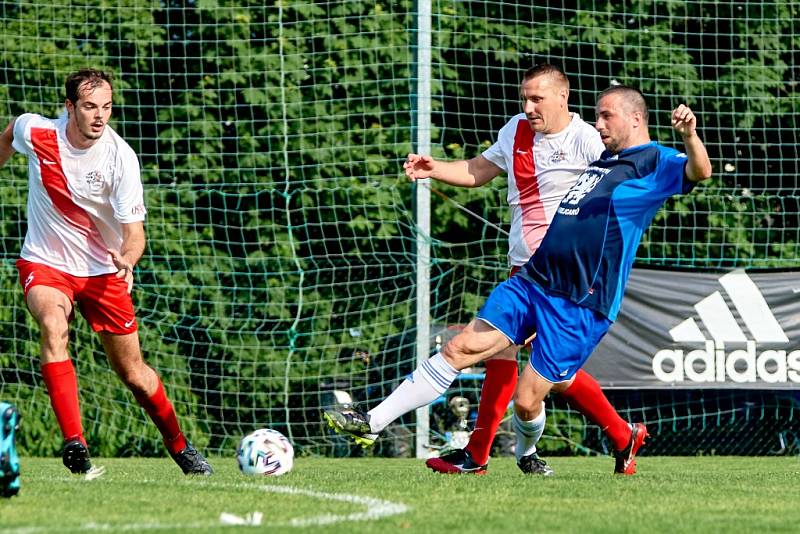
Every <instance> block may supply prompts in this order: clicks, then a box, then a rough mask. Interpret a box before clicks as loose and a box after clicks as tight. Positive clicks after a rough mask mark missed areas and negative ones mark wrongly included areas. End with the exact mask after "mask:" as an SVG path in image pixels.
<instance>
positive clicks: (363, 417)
mask: <svg viewBox="0 0 800 534" xmlns="http://www.w3.org/2000/svg"><path fill="white" fill-rule="evenodd" d="M322 417H323V418H324V419H325V420H326V421H327V422H328V426H330V427H331V428H332V429H334V430H335V431H336V432H337V433H340V434H341V433H345V434H348V435H350V437H351V438H353V441H355V442H356V443H358V444H359V445H361V446H362V447H364V448H367V447H369V446H370V445H372V444H373V443H375V440H376V439H378V434H376V433H374V432H372V428H371V427H370V426H369V414H367V413H364V412H362V411H360V410H358V409H356V408H353V407H350V406H348V407H344V408H341V409H338V410H335V409H331V410H325V411H324V412H323V413H322Z"/></svg>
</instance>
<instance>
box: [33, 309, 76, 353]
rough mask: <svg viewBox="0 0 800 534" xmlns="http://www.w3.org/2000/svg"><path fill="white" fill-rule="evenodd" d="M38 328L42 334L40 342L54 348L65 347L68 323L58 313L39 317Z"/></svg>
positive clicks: (67, 336) (67, 337)
mask: <svg viewBox="0 0 800 534" xmlns="http://www.w3.org/2000/svg"><path fill="white" fill-rule="evenodd" d="M39 329H40V330H41V334H42V343H43V344H44V345H45V346H47V347H50V348H53V349H56V348H60V347H66V345H67V340H68V339H69V325H68V324H67V322H66V321H65V320H64V318H63V317H60V316H59V315H58V314H46V315H43V316H41V317H39Z"/></svg>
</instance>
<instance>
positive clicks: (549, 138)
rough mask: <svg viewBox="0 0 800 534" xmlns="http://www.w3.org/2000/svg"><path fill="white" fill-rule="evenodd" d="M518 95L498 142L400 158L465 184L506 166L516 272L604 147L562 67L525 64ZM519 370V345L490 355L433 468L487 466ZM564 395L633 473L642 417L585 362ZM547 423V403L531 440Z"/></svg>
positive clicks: (534, 458) (389, 415)
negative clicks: (450, 445)
mask: <svg viewBox="0 0 800 534" xmlns="http://www.w3.org/2000/svg"><path fill="white" fill-rule="evenodd" d="M520 96H521V99H522V111H523V113H520V114H518V115H515V116H514V117H512V118H511V119H510V120H509V121H508V122H507V123H506V125H505V126H503V128H501V129H500V132H499V134H498V138H497V142H495V143H494V144H493V145H492V146H491V147H489V149H488V150H486V151H485V152H483V154H481V155H479V156H477V157H475V158H473V159H470V160H466V161H465V160H460V161H437V160H434V159H433V158H431V157H430V156H420V155H418V154H409V155H408V158H407V160H406V162H405V164H404V165H403V167H404V169H405V172H406V175H407V176H408V177H409V178H410V179H412V180H417V179H423V178H432V179H434V180H438V181H440V182H444V183H448V184H451V185H456V186H462V187H480V186H482V185H484V184H486V183H488V182H489V181H491V180H492V179H494V178H495V177H497V176H499V175H500V174H502V173H506V174H507V176H508V204H509V207H510V208H511V231H510V233H509V252H508V260H509V264H510V266H511V274H512V275H513V274H514V273H515V272H516V271H517V270H518V269H519V268H520V267H521V266H522V265H524V264H525V263H526V262H527V261H528V259H529V258H530V257H531V255H532V254H533V253H534V252H536V249H537V248H538V247H539V244H540V243H541V241H542V238H543V237H544V235H545V233H546V232H547V228H548V226H549V225H550V221H551V220H552V219H553V215H554V213H555V210H556V209H557V208H558V205H559V203H560V202H561V199H562V198H563V197H564V195H565V194H566V192H567V191H568V190H569V189H570V187H572V185H573V184H575V182H576V181H577V179H578V177H579V176H580V175H581V173H582V172H583V171H584V170H585V169H586V167H587V166H588V165H589V164H590V163H591V162H592V161H594V160H596V159H597V158H598V157H599V156H600V154H601V153H602V152H603V150H604V148H605V147H604V146H603V143H602V141H601V140H600V135H599V134H598V132H597V131H596V130H595V129H594V127H592V126H591V125H589V124H587V123H586V122H584V121H583V120H582V119H581V118H580V116H578V114H577V113H571V112H570V111H569V106H568V99H569V80H568V79H567V77H566V75H565V74H564V73H563V72H562V71H561V70H560V69H558V68H557V67H555V66H553V65H548V64H542V65H538V66H535V67H532V68H530V69H528V70H527V71H526V72H525V73H524V75H523V77H522V84H521V87H520ZM517 374H518V366H517V347H515V346H511V347H509V348H508V349H506V350H505V351H503V352H501V353H499V354H497V355H495V356H494V357H492V358H490V359H489V360H487V361H486V376H485V379H484V383H483V389H482V391H481V399H480V405H479V407H478V419H477V421H476V423H475V430H474V431H473V433H472V435H471V436H470V441H469V444H468V445H467V446H466V448H464V449H457V450H455V451H453V452H451V453H449V454H446V455H444V456H442V457H440V458H431V459H429V460H427V462H426V465H427V466H428V467H429V468H431V469H433V470H434V471H438V472H440V473H472V474H485V473H486V469H487V465H488V460H489V453H490V451H491V446H492V441H493V440H494V436H495V434H496V432H497V428H498V426H499V424H500V421H501V420H502V418H503V416H504V415H505V413H506V409H507V408H508V404H509V401H510V400H511V398H512V395H513V394H514V390H515V388H516V385H517ZM562 395H563V396H564V397H565V398H566V399H567V400H568V401H569V402H570V404H572V405H573V406H575V407H576V408H577V409H578V410H579V411H580V412H581V413H583V414H584V415H585V416H586V417H587V418H589V419H590V420H591V421H593V422H594V423H596V424H597V425H598V426H600V428H602V429H603V430H605V432H606V433H607V435H608V436H609V439H610V440H611V443H612V446H613V447H614V449H615V451H618V453H619V454H617V457H618V458H617V461H616V464H615V472H617V473H620V474H629V475H630V474H633V473H635V472H636V462H635V455H636V452H637V451H638V449H639V447H641V445H642V443H643V442H644V438H645V437H646V436H647V431H646V429H645V427H644V425H643V424H641V423H638V424H635V425H632V426H631V425H629V424H628V423H627V422H626V421H625V420H624V419H622V418H621V417H620V416H619V415H618V414H617V412H616V410H614V408H613V406H611V404H610V403H609V401H608V399H607V398H606V396H605V395H604V394H603V392H602V390H601V389H600V386H599V385H598V383H597V381H596V380H595V379H594V378H592V376H591V375H589V374H588V373H586V372H585V371H583V370H581V371H578V373H577V375H576V377H575V381H574V382H573V383H572V384H571V385H570V386H569V388H568V389H566V391H563V392H562ZM409 400H410V399H409ZM402 403H403V400H401V399H400V398H399V397H390V398H389V399H387V400H386V401H384V403H382V404H381V405H379V406H378V407H376V408H375V409H374V410H373V411H371V412H370V417H371V419H370V422H371V423H372V424H373V427H377V428H380V425H381V424H382V423H381V421H384V420H386V421H391V420H393V419H394V413H395V411H396V410H400V412H399V413H403V411H405V410H404V409H403V407H402V406H401V404H402ZM544 423H545V414H544V410H542V413H541V415H540V416H539V418H537V423H536V427H535V429H534V430H535V432H536V433H537V434H538V436H536V438H535V440H534V441H536V440H538V437H540V436H541V434H542V431H543V430H544ZM518 456H519V455H518ZM620 458H625V459H626V460H628V461H627V463H625V461H623V460H621V459H620ZM518 460H520V461H519V463H518V465H519V467H520V469H522V470H523V471H524V472H526V473H530V474H540V475H545V476H547V475H550V474H552V469H551V468H550V467H549V466H547V464H546V463H545V462H544V461H543V460H541V458H539V457H538V455H537V454H536V453H533V454H531V455H527V456H526V457H525V458H524V460H523V459H522V458H521V457H520V458H518Z"/></svg>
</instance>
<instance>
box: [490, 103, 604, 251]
mask: <svg viewBox="0 0 800 534" xmlns="http://www.w3.org/2000/svg"><path fill="white" fill-rule="evenodd" d="M571 115H572V120H571V121H570V123H569V125H568V126H567V127H566V128H565V129H564V130H562V131H560V132H558V133H554V134H541V133H536V134H535V135H534V132H533V130H532V129H531V127H530V123H529V122H528V119H527V117H526V116H525V114H524V113H520V114H518V115H515V116H514V117H512V118H511V120H510V121H508V122H507V123H506V125H505V126H503V127H502V128H501V129H500V132H499V134H498V137H497V142H495V143H494V144H493V145H492V146H491V147H489V148H488V149H487V150H486V151H485V152H484V153H483V154H482V155H483V157H485V158H486V159H488V160H489V161H491V162H492V163H494V164H495V165H497V166H498V167H500V168H501V169H503V171H505V173H506V174H507V175H508V205H509V207H510V208H511V231H510V232H509V236H508V261H509V263H510V264H511V265H512V266H519V265H524V264H525V262H527V261H528V259H529V258H530V257H531V256H532V255H533V253H534V252H536V249H537V248H539V244H540V243H541V242H542V238H544V234H545V233H546V232H547V228H548V227H549V226H550V221H552V220H553V216H554V215H555V212H556V209H557V208H558V205H559V203H560V202H561V199H562V198H563V197H564V195H565V194H566V193H567V191H568V190H569V189H570V187H572V185H573V184H574V183H575V182H576V181H577V180H578V177H579V176H580V175H581V173H582V172H583V171H584V170H585V169H586V167H588V166H589V164H590V163H591V162H593V161H596V160H597V159H599V158H600V154H602V153H603V150H605V146H604V145H603V142H602V141H601V140H600V134H599V133H598V132H597V130H595V129H594V128H593V127H592V126H591V125H589V124H587V123H586V122H584V121H583V120H582V119H581V118H580V116H578V114H577V113H572V114H571Z"/></svg>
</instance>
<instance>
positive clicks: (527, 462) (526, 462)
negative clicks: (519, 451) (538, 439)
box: [517, 452, 556, 477]
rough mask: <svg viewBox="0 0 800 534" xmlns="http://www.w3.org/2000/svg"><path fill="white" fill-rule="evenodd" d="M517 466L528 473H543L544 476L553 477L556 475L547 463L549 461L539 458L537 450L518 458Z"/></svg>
mask: <svg viewBox="0 0 800 534" xmlns="http://www.w3.org/2000/svg"><path fill="white" fill-rule="evenodd" d="M517 467H519V468H520V470H522V472H523V473H525V474H526V475H541V476H543V477H551V476H553V475H555V474H556V473H555V471H553V469H552V468H551V467H550V466H549V465H547V462H545V461H544V460H542V459H541V458H539V455H538V454H536V453H535V452H534V453H533V454H528V455H527V456H523V457H522V458H520V459H519V460H517Z"/></svg>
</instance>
